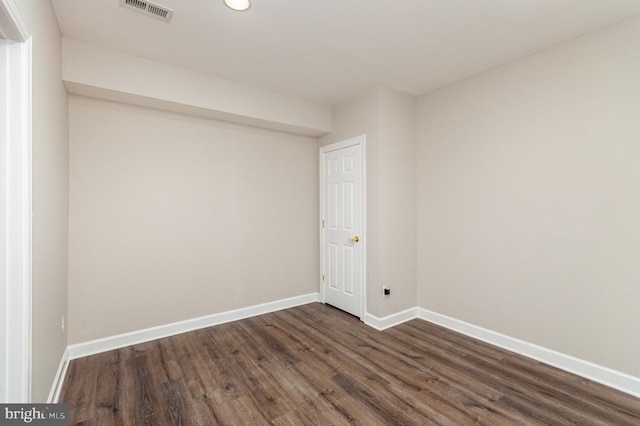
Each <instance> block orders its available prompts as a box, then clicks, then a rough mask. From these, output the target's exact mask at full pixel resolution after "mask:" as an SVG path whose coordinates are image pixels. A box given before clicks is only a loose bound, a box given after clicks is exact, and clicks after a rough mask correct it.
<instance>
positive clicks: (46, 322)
mask: <svg viewBox="0 0 640 426" xmlns="http://www.w3.org/2000/svg"><path fill="white" fill-rule="evenodd" d="M19 5H20V8H21V10H22V12H23V13H24V15H25V18H26V20H27V22H28V23H29V27H30V28H31V31H32V34H33V38H32V43H33V80H32V108H33V134H32V140H33V166H32V167H33V177H32V179H33V182H32V185H33V231H32V232H33V234H32V235H33V241H32V244H33V260H32V262H33V264H32V265H33V269H32V356H33V358H32V400H33V401H34V402H45V401H46V399H47V396H48V394H49V391H50V390H51V384H52V383H53V379H54V376H55V374H56V371H57V369H58V365H59V364H60V360H61V358H62V354H63V352H64V350H65V348H66V346H67V336H66V333H65V334H63V333H62V332H61V327H60V326H61V324H60V323H61V319H62V316H63V315H66V312H67V216H68V178H69V176H68V124H67V123H68V107H67V94H66V91H65V89H64V86H63V85H62V80H61V75H60V68H61V64H60V32H59V30H58V24H57V21H56V18H55V15H54V13H53V8H52V7H51V3H50V2H45V1H20V2H19Z"/></svg>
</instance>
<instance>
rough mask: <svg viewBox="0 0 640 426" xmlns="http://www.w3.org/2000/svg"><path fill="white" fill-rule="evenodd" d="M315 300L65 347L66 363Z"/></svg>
mask: <svg viewBox="0 0 640 426" xmlns="http://www.w3.org/2000/svg"><path fill="white" fill-rule="evenodd" d="M319 300H320V294H319V293H310V294H305V295H302V296H296V297H291V298H288V299H282V300H277V301H275V302H268V303H263V304H260V305H254V306H249V307H246V308H240V309H236V310H233V311H227V312H221V313H218V314H213V315H207V316H203V317H198V318H192V319H188V320H185V321H179V322H174V323H171V324H165V325H161V326H157V327H151V328H146V329H144V330H137V331H132V332H129V333H123V334H118V335H116V336H110V337H105V338H102V339H97V340H91V341H88V342H83V343H77V344H74V345H70V346H69V348H68V351H69V353H68V357H69V359H70V360H72V359H77V358H82V357H85V356H89V355H94V354H97V353H101V352H106V351H110V350H114V349H120V348H124V347H126V346H131V345H136V344H138V343H144V342H148V341H150V340H155V339H161V338H163V337H169V336H174V335H176V334H181V333H186V332H188V331H193V330H197V329H200V328H206V327H211V326H214V325H219V324H224V323H227V322H231V321H237V320H241V319H244V318H249V317H253V316H257V315H263V314H267V313H269V312H275V311H279V310H282V309H287V308H293V307H294V306H300V305H306V304H308V303H313V302H318V301H319Z"/></svg>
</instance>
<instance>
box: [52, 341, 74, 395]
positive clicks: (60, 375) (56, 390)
mask: <svg viewBox="0 0 640 426" xmlns="http://www.w3.org/2000/svg"><path fill="white" fill-rule="evenodd" d="M68 367H69V348H68V347H67V348H66V349H65V350H64V353H63V354H62V359H60V365H58V371H57V372H56V376H55V377H54V378H53V384H52V385H51V391H50V392H49V397H48V398H47V404H57V403H58V400H59V399H60V391H62V383H63V382H64V376H66V375H67V368H68Z"/></svg>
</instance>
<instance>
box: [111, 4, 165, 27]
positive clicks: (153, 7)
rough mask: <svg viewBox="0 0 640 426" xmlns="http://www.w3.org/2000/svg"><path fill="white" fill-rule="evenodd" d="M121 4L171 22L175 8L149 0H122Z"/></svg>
mask: <svg viewBox="0 0 640 426" xmlns="http://www.w3.org/2000/svg"><path fill="white" fill-rule="evenodd" d="M120 6H122V7H126V8H127V9H131V10H135V11H138V12H140V13H144V14H145V15H148V16H153V17H154V18H158V19H162V20H163V21H166V22H169V21H170V20H171V17H172V16H173V10H172V9H169V8H168V7H164V6H160V5H159V4H157V3H154V2H152V1H149V0H120Z"/></svg>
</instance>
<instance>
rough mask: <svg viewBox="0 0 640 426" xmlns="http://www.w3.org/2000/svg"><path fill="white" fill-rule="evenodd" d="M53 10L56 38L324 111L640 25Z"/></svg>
mask: <svg viewBox="0 0 640 426" xmlns="http://www.w3.org/2000/svg"><path fill="white" fill-rule="evenodd" d="M154 1H155V2H156V3H159V4H161V5H163V6H166V7H169V8H171V9H173V10H175V13H174V15H173V19H172V21H171V22H170V23H166V22H163V21H161V20H158V19H154V18H151V17H147V16H145V15H143V14H140V13H137V12H133V11H131V10H128V9H125V8H122V7H120V5H119V0H82V1H79V0H52V2H53V5H54V8H55V11H56V14H57V16H58V21H59V23H60V29H61V31H62V34H63V36H65V37H69V38H73V39H76V40H80V41H84V42H88V43H94V44H97V45H100V46H104V47H109V48H112V49H116V50H120V51H122V52H126V53H130V54H134V55H138V56H143V57H146V58H149V59H154V60H156V61H160V62H164V63H167V64H172V65H176V66H180V67H183V68H187V69H191V70H194V71H200V72H203V73H206V74H210V75H213V76H215V77H219V78H224V79H228V80H232V81H235V82H238V83H242V84H246V85H249V86H253V87H256V88H261V89H267V90H271V91H274V92H278V93H282V94H287V95H292V96H296V97H299V98H303V99H307V100H312V101H316V102H319V103H322V104H326V105H332V104H334V103H337V102H339V101H342V100H344V99H346V98H349V97H351V96H353V95H355V94H358V93H360V92H362V91H364V90H366V89H368V88H370V87H373V86H376V85H380V86H386V87H390V88H394V89H398V90H401V91H404V92H407V93H410V94H413V95H421V94H424V93H426V92H429V91H431V90H434V89H437V88H439V87H442V86H445V85H447V84H450V83H453V82H455V81H458V80H461V79H464V78H466V77H469V76H472V75H474V74H477V73H480V72H482V71H485V70H488V69H491V68H494V67H496V66H499V65H502V64H504V63H507V62H509V61H512V60H514V59H517V58H520V57H523V56H526V55H528V54H531V53H534V52H536V51H539V50H541V49H544V48H547V47H550V46H553V45H555V44H558V43H561V42H563V41H566V40H569V39H571V38H574V37H577V36H579V35H582V34H585V33H588V32H591V31H593V30H595V29H598V28H601V27H603V26H605V25H608V24H611V23H613V22H616V21H619V20H622V19H625V18H628V17H631V16H633V15H636V14H639V13H640V0H252V1H253V5H252V7H251V9H249V11H247V12H234V11H232V10H230V9H228V8H227V7H226V6H224V4H223V1H222V0H154Z"/></svg>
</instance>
